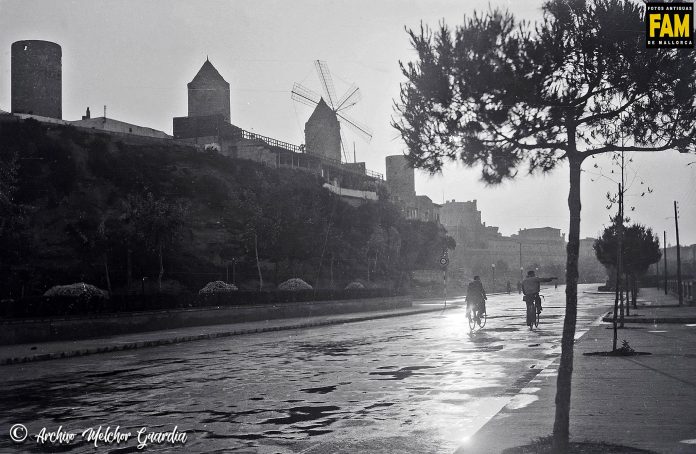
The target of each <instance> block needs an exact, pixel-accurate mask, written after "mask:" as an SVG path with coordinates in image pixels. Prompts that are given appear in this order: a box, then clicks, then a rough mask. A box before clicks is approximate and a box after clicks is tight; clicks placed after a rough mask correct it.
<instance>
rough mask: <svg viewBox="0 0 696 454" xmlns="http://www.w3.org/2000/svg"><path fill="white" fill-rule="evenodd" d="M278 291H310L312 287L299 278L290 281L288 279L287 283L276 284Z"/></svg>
mask: <svg viewBox="0 0 696 454" xmlns="http://www.w3.org/2000/svg"><path fill="white" fill-rule="evenodd" d="M278 290H290V291H297V290H312V286H311V285H309V284H308V283H306V282H305V281H303V280H302V279H300V278H297V277H293V278H292V279H288V280H287V281H285V282H282V283H280V284H278Z"/></svg>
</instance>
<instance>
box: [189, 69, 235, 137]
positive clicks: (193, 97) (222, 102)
mask: <svg viewBox="0 0 696 454" xmlns="http://www.w3.org/2000/svg"><path fill="white" fill-rule="evenodd" d="M209 115H222V118H223V119H224V120H225V121H226V122H228V123H229V122H230V84H229V83H228V82H227V81H226V80H225V79H224V78H223V77H222V76H221V75H220V73H219V72H218V70H217V69H215V67H214V66H213V64H212V63H210V60H208V59H207V58H206V59H205V62H204V63H203V66H201V69H199V70H198V73H197V74H196V75H195V77H194V78H193V80H192V81H191V82H189V83H188V116H189V117H205V116H209Z"/></svg>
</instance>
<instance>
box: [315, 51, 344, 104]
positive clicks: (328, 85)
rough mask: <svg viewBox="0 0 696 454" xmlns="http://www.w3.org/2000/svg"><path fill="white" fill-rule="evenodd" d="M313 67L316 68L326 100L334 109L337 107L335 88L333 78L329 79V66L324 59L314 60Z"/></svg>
mask: <svg viewBox="0 0 696 454" xmlns="http://www.w3.org/2000/svg"><path fill="white" fill-rule="evenodd" d="M314 67H315V68H316V69H317V74H319V80H320V81H321V87H322V88H323V89H324V94H325V95H326V100H327V101H328V104H329V107H331V109H333V110H334V111H335V110H336V108H337V100H338V98H337V97H336V90H335V89H334V85H333V80H332V79H331V73H330V72H329V66H328V65H327V64H326V62H324V61H321V60H316V61H315V62H314Z"/></svg>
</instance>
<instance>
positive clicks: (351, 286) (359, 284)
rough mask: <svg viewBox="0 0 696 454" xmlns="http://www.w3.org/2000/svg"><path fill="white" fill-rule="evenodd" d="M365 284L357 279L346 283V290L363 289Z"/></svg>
mask: <svg viewBox="0 0 696 454" xmlns="http://www.w3.org/2000/svg"><path fill="white" fill-rule="evenodd" d="M363 288H365V286H364V285H363V284H362V282H358V281H353V282H351V283H350V284H348V285H346V290H356V289H363Z"/></svg>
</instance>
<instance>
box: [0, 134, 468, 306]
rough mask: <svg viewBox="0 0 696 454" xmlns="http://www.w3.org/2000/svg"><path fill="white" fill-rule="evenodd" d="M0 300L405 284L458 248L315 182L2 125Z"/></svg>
mask: <svg viewBox="0 0 696 454" xmlns="http://www.w3.org/2000/svg"><path fill="white" fill-rule="evenodd" d="M0 147H2V148H3V150H7V151H8V152H7V153H3V155H2V156H1V157H0V159H2V163H1V164H3V165H2V166H0V169H1V170H0V172H2V173H1V174H0V210H2V215H3V216H2V221H1V222H0V243H1V244H0V246H2V247H3V260H2V262H1V263H0V281H1V282H0V284H1V285H0V288H2V289H3V292H5V293H4V294H3V295H0V296H3V297H5V296H9V295H10V293H11V295H12V296H14V297H16V296H21V294H22V293H23V291H22V288H24V289H25V290H24V293H32V292H34V293H40V292H43V290H45V289H46V288H48V287H50V286H52V285H54V284H65V283H70V282H75V281H80V280H82V281H87V282H91V283H94V284H97V285H99V286H101V287H102V288H106V289H108V290H109V291H110V292H111V291H118V292H123V291H125V292H128V291H136V292H138V293H139V292H140V291H142V287H144V283H145V282H147V281H144V280H143V277H147V278H149V280H150V281H152V282H154V281H156V282H157V287H156V289H158V290H162V289H163V286H165V287H167V288H169V287H170V286H176V283H172V282H171V279H175V280H176V281H178V282H180V283H182V284H183V285H184V286H185V287H188V288H190V289H193V290H197V289H198V288H200V287H202V286H203V285H204V284H205V283H206V282H208V281H211V280H216V279H221V278H223V279H225V278H227V272H226V271H227V270H226V268H227V265H228V264H229V263H233V270H232V271H233V274H236V276H235V280H236V281H237V283H240V284H242V286H243V287H244V286H246V287H247V288H257V289H258V288H264V287H267V283H268V282H269V281H274V282H276V283H277V282H278V281H279V280H284V279H287V278H288V277H302V278H303V279H305V280H307V281H309V282H311V283H312V284H313V285H315V286H317V284H319V286H323V287H331V286H340V285H345V284H346V283H347V282H348V281H350V280H353V279H357V278H360V279H362V280H364V281H366V282H367V281H375V280H378V281H382V282H383V283H385V284H386V285H405V284H406V281H405V277H406V276H407V274H408V271H409V270H411V269H414V268H418V267H421V266H423V265H422V264H425V266H428V265H430V266H433V267H434V266H436V264H437V258H438V256H439V254H440V253H441V252H442V249H443V247H449V248H453V247H454V244H453V241H452V239H451V238H449V237H447V236H446V234H445V231H444V229H443V228H442V227H441V226H439V225H437V224H434V223H424V222H419V221H408V220H406V219H404V218H403V217H402V216H401V214H400V212H399V211H398V209H397V208H396V207H395V206H393V205H392V204H390V203H389V202H388V201H386V200H384V199H381V200H380V201H378V202H377V203H370V204H364V205H362V206H359V207H353V206H350V205H348V204H346V203H345V202H343V201H342V200H341V199H340V197H338V196H336V195H334V194H332V193H330V192H329V191H326V190H325V189H323V188H322V180H321V179H320V178H319V177H318V176H314V175H309V174H307V173H303V172H300V171H297V170H289V169H270V168H267V167H264V166H261V165H259V164H256V163H252V162H248V161H233V160H230V159H228V158H226V157H223V156H220V155H218V154H216V153H200V152H197V151H194V150H192V149H189V148H185V147H176V146H174V145H172V146H170V147H165V146H161V145H157V144H153V143H147V144H138V143H135V144H133V143H131V144H124V143H121V142H114V141H112V140H111V139H110V138H109V137H108V136H99V135H96V136H95V135H90V134H85V133H82V132H79V131H77V130H75V129H73V128H65V127H57V128H53V129H47V128H46V127H45V126H42V125H40V124H38V123H36V122H33V121H26V122H21V123H9V124H0Z"/></svg>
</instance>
